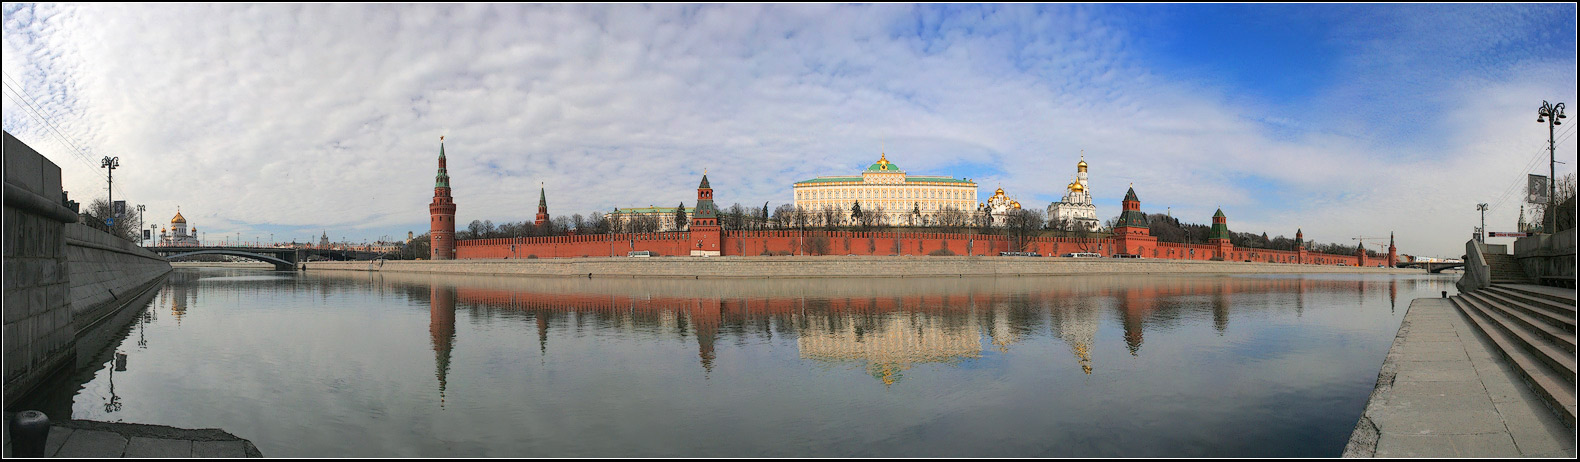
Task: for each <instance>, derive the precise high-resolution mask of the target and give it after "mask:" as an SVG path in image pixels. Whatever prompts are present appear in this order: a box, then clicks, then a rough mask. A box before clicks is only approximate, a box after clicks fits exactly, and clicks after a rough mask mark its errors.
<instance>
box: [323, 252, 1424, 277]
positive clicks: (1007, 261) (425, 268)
mask: <svg viewBox="0 0 1580 462" xmlns="http://www.w3.org/2000/svg"><path fill="white" fill-rule="evenodd" d="M304 266H305V268H306V269H308V270H341V271H383V272H414V273H436V274H492V275H518V276H541V277H577V278H588V277H593V278H600V277H652V278H683V279H696V278H822V277H837V278H846V277H876V278H902V277H967V276H1058V275H1091V274H1180V273H1194V274H1251V273H1255V274H1266V273H1286V274H1295V273H1348V274H1355V273H1361V274H1378V273H1383V274H1387V273H1395V274H1420V273H1423V272H1424V270H1420V269H1411V268H1381V267H1355V266H1335V265H1302V264H1287V263H1248V262H1217V261H1196V260H1163V259H1156V260H1154V259H1117V258H1062V257H982V256H977V257H959V256H957V257H930V256H929V257H922V256H904V257H876V256H859V257H858V256H815V257H807V256H800V257H789V256H787V257H653V258H633V257H585V258H547V259H467V260H387V261H323V262H309V263H306V264H304Z"/></svg>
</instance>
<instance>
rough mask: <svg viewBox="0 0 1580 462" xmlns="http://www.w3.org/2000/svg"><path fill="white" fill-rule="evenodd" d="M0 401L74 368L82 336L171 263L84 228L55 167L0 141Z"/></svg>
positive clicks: (10, 140)
mask: <svg viewBox="0 0 1580 462" xmlns="http://www.w3.org/2000/svg"><path fill="white" fill-rule="evenodd" d="M4 147H5V149H4V159H5V208H4V220H3V222H4V227H5V232H4V236H5V238H4V257H5V273H4V281H5V282H4V286H5V303H4V306H3V311H4V315H5V316H4V318H5V323H4V327H5V333H4V337H5V350H4V351H5V353H4V354H5V393H4V397H5V403H6V405H7V407H9V406H10V404H11V403H12V402H14V401H15V400H16V399H17V398H20V397H21V396H22V395H23V394H25V393H27V392H28V391H29V390H31V389H33V388H34V387H36V386H38V385H39V384H40V383H41V382H42V381H43V380H44V379H45V378H46V377H47V376H48V375H50V374H51V373H53V372H54V371H57V370H59V369H61V368H63V367H66V366H69V365H71V364H72V358H74V357H75V356H76V353H77V348H78V345H77V341H78V339H79V338H81V337H83V335H84V333H85V332H86V331H88V330H90V329H91V328H93V327H94V326H95V325H97V324H100V322H101V321H102V320H104V319H107V318H110V317H112V315H114V314H116V313H117V312H119V311H120V310H122V309H123V308H126V307H128V306H132V305H140V303H144V302H146V299H145V298H143V296H144V295H146V294H147V293H149V292H151V291H153V290H154V288H155V287H157V286H158V284H159V282H160V281H161V280H163V278H164V276H165V275H166V274H168V273H169V272H170V262H168V261H166V260H165V259H164V258H163V257H160V256H158V255H155V254H153V253H152V252H149V251H147V250H144V249H142V248H141V247H138V246H137V245H136V244H135V243H133V242H130V241H126V240H124V239H120V238H117V237H114V236H111V235H109V234H107V233H104V232H103V231H99V230H96V229H93V228H89V227H87V226H85V225H83V224H81V223H76V221H77V220H78V217H77V214H76V211H74V210H72V209H70V208H67V207H66V206H65V205H63V201H64V198H65V195H64V194H63V193H62V191H61V187H60V167H59V166H57V165H55V164H54V163H52V162H50V161H49V159H46V158H44V156H42V155H40V154H39V153H38V152H37V151H34V150H33V149H32V148H30V147H28V146H27V145H26V144H23V143H22V142H21V141H18V140H17V139H16V138H15V137H13V136H11V134H10V133H6V134H5V137H4ZM139 300H143V302H139Z"/></svg>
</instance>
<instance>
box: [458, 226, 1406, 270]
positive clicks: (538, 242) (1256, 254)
mask: <svg viewBox="0 0 1580 462" xmlns="http://www.w3.org/2000/svg"><path fill="white" fill-rule="evenodd" d="M719 241H720V242H719V250H720V251H721V252H723V254H724V255H726V256H747V257H750V256H768V255H814V256H818V255H858V256H905V255H915V256H921V255H934V254H938V255H961V256H970V255H981V256H992V255H998V254H999V252H1008V251H1012V250H1015V248H1016V247H1017V245H1016V239H1015V238H1014V237H1011V236H1004V235H992V234H959V233H911V232H888V231H884V232H858V231H782V230H781V231H724V232H723V234H722V235H721V236H720V239H719ZM692 242H693V241H692V239H691V237H690V233H688V232H668V233H643V234H591V235H581V236H548V237H522V238H503V239H467V240H462V241H456V249H455V252H456V258H457V259H462V260H466V259H486V258H501V259H502V258H511V259H515V258H573V257H623V256H626V255H627V254H628V253H629V252H632V251H638V250H645V251H648V252H652V253H653V254H654V255H659V256H688V255H690V254H691V250H692V247H691V246H690V245H688V244H690V243H692ZM1019 248H1020V250H1021V251H1025V252H1037V253H1039V254H1042V255H1045V256H1054V255H1064V254H1068V253H1075V252H1090V253H1096V254H1099V255H1102V256H1104V257H1108V256H1112V255H1113V254H1115V253H1116V252H1117V251H1118V246H1117V245H1116V241H1115V239H1112V238H1097V237H1094V238H1078V237H1029V238H1024V239H1023V240H1022V241H1021V242H1020V243H1019ZM1139 253H1140V255H1141V256H1142V257H1145V258H1152V259H1168V260H1200V261H1208V260H1212V259H1215V258H1217V259H1221V260H1230V261H1237V262H1245V261H1251V262H1257V263H1299V262H1304V263H1307V264H1313V265H1350V266H1375V265H1377V264H1380V263H1382V260H1381V259H1368V260H1367V261H1360V259H1359V257H1357V256H1355V255H1332V254H1322V253H1315V252H1294V251H1280V250H1267V249H1247V248H1238V247H1233V246H1225V247H1218V246H1215V245H1205V244H1178V243H1171V242H1158V243H1156V244H1154V245H1152V246H1148V247H1145V248H1141V249H1139Z"/></svg>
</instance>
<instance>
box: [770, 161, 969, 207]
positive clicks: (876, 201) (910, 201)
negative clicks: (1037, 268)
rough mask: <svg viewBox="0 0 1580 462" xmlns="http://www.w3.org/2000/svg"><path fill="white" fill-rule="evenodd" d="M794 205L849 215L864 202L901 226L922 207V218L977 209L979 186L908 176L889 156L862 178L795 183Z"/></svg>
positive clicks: (822, 179)
mask: <svg viewBox="0 0 1580 462" xmlns="http://www.w3.org/2000/svg"><path fill="white" fill-rule="evenodd" d="M794 190H795V205H796V207H801V208H804V209H808V210H822V209H823V207H826V206H834V207H837V208H839V209H840V210H843V211H845V212H846V213H849V211H850V209H851V206H852V205H854V204H855V203H856V202H857V201H860V202H861V208H862V210H864V211H865V210H872V209H874V208H878V207H881V208H883V211H884V214H885V215H887V216H888V222H889V223H899V222H900V221H901V220H903V219H904V217H905V216H906V215H907V214H910V213H911V211H912V210H913V209H915V208H916V207H918V206H920V208H921V212H922V215H923V216H928V217H931V216H932V215H933V214H936V213H938V211H940V210H943V209H945V208H948V207H954V208H956V209H959V210H961V211H963V212H968V213H969V212H971V211H974V210H976V209H977V207H978V205H979V204H977V184H976V183H975V182H972V181H971V180H967V179H960V178H952V177H947V176H926V175H906V174H905V171H904V170H901V169H900V166H898V165H895V164H894V163H892V162H889V159H888V156H887V155H886V154H880V155H879V156H878V161H877V162H875V163H873V164H872V165H871V166H869V167H867V170H866V171H864V172H861V175H860V176H820V177H817V178H813V179H810V180H805V181H798V182H796V183H795V189H794Z"/></svg>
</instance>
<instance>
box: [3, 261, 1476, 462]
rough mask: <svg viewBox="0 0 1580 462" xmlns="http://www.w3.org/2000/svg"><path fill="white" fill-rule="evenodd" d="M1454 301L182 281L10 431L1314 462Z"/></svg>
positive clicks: (1382, 285) (1060, 291) (1271, 291)
mask: <svg viewBox="0 0 1580 462" xmlns="http://www.w3.org/2000/svg"><path fill="white" fill-rule="evenodd" d="M1454 279H1455V276H1440V275H1425V274H1422V275H1236V276H1223V275H1190V276H1079V277H1019V278H998V279H992V278H987V279H971V278H964V279H828V280H641V279H638V280H632V279H592V280H587V279H533V278H509V277H485V276H475V277H474V276H430V275H401V274H375V273H335V272H328V273H326V272H310V273H294V274H293V273H275V272H270V271H259V270H245V269H219V268H214V269H178V270H176V271H175V272H173V273H172V275H171V277H170V278H169V279H168V281H167V283H166V285H165V287H164V288H163V289H161V292H159V294H158V295H157V296H155V297H154V299H153V301H152V302H150V303H149V305H148V306H147V308H146V312H145V313H144V314H143V315H142V316H141V317H139V318H137V320H135V321H133V322H132V323H131V324H130V325H129V326H128V327H127V328H126V329H124V332H122V333H119V334H118V336H119V337H120V338H119V339H116V340H111V342H110V345H109V346H108V347H106V349H105V350H104V351H101V352H99V353H98V355H97V356H94V358H95V359H93V360H91V361H88V362H87V364H89V366H88V367H85V368H83V369H81V370H79V371H78V372H77V374H76V377H75V378H74V379H73V380H72V381H71V382H70V383H65V384H63V385H61V386H59V387H56V388H57V389H56V390H53V392H52V393H50V394H49V396H41V397H36V398H33V399H34V402H33V403H31V404H32V407H33V408H44V409H46V410H47V412H51V416H57V415H59V414H58V413H61V412H67V411H66V410H67V409H69V412H70V414H71V417H72V418H74V419H91V420H105V421H124V422H137V423H149V424H162V425H171V426H176V427H182V428H222V429H225V430H227V431H229V432H231V433H234V434H236V435H237V436H240V437H243V438H248V439H250V440H252V441H253V442H254V443H255V444H256V445H257V446H258V448H259V449H261V450H262V451H263V453H264V455H265V456H271V457H292V456H301V457H306V456H540V457H548V456H803V455H804V456H1064V457H1081V456H1107V457H1115V456H1135V457H1140V456H1186V457H1194V456H1307V457H1337V456H1338V455H1339V453H1340V452H1341V451H1342V450H1343V447H1344V444H1345V443H1346V441H1347V440H1348V439H1349V435H1350V431H1351V430H1352V429H1353V427H1354V425H1355V422H1356V420H1357V419H1359V417H1360V414H1361V411H1362V408H1364V407H1365V404H1366V399H1367V396H1368V394H1369V393H1370V392H1371V389H1372V385H1373V383H1374V382H1375V381H1376V378H1377V372H1378V369H1379V368H1380V367H1381V365H1382V361H1383V358H1384V357H1385V356H1386V355H1387V352H1388V348H1389V346H1390V344H1391V342H1392V340H1393V336H1394V334H1395V333H1396V331H1397V330H1398V328H1399V320H1400V319H1401V318H1402V317H1403V316H1404V312H1405V310H1406V308H1408V306H1409V303H1410V300H1411V299H1413V298H1418V297H1437V296H1438V292H1439V291H1442V290H1447V291H1449V292H1450V293H1453V292H1454V287H1453V281H1454ZM116 353H121V354H125V355H126V356H125V361H124V363H123V364H121V366H122V367H117V362H118V361H116V360H115V359H114V358H115V357H116ZM57 418H58V417H57Z"/></svg>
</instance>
